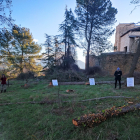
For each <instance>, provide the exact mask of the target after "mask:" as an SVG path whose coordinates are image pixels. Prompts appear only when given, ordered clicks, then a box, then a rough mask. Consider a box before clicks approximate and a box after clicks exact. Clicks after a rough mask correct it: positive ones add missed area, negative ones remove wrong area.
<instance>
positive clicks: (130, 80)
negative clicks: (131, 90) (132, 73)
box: [127, 77, 134, 87]
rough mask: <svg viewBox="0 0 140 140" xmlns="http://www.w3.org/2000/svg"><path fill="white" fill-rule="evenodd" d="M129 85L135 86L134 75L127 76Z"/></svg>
mask: <svg viewBox="0 0 140 140" xmlns="http://www.w3.org/2000/svg"><path fill="white" fill-rule="evenodd" d="M127 87H134V77H129V78H127Z"/></svg>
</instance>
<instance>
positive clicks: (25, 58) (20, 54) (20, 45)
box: [1, 25, 41, 73]
mask: <svg viewBox="0 0 140 140" xmlns="http://www.w3.org/2000/svg"><path fill="white" fill-rule="evenodd" d="M3 36H4V39H5V40H4V41H1V46H2V49H1V53H2V55H3V56H5V58H6V60H7V62H8V64H7V65H9V66H10V68H12V69H13V70H15V71H16V72H20V73H21V72H23V68H26V69H28V70H30V71H32V72H37V68H38V70H41V65H37V64H36V61H35V60H36V59H38V58H40V56H39V55H38V53H39V52H40V50H41V47H40V46H39V45H38V44H36V43H35V42H34V41H33V37H32V34H31V33H30V30H29V29H27V28H20V27H18V26H16V25H15V26H13V29H12V32H11V33H10V32H8V31H5V33H3Z"/></svg>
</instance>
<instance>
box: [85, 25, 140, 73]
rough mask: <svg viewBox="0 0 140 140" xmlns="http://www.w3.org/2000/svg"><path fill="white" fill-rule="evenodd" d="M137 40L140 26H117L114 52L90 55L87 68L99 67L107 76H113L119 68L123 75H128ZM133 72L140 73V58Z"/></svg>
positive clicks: (139, 35)
mask: <svg viewBox="0 0 140 140" xmlns="http://www.w3.org/2000/svg"><path fill="white" fill-rule="evenodd" d="M139 38H140V26H136V25H135V24H134V23H127V24H126V23H125V24H119V25H118V26H117V27H116V35H115V44H114V48H115V50H114V52H112V53H103V54H101V55H100V56H95V55H90V57H89V66H90V67H93V66H99V67H101V68H102V70H103V71H106V73H107V74H109V75H113V74H114V72H115V71H116V69H117V67H120V68H121V70H122V72H123V75H126V74H128V72H129V69H130V67H131V64H132V60H133V57H134V55H135V52H136V49H137V45H138V42H137V39H139ZM85 65H86V64H85ZM135 71H136V72H140V58H139V60H138V63H137V66H136V69H135Z"/></svg>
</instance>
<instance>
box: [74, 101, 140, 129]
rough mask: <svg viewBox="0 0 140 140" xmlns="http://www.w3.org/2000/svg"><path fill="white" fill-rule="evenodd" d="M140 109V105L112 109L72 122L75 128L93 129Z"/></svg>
mask: <svg viewBox="0 0 140 140" xmlns="http://www.w3.org/2000/svg"><path fill="white" fill-rule="evenodd" d="M138 109H140V103H138V104H135V105H131V106H122V107H119V108H115V107H112V108H111V109H106V110H103V111H102V113H98V114H89V115H84V116H81V117H78V118H75V119H73V120H72V123H73V124H74V125H75V126H82V125H83V126H87V127H93V126H95V125H97V124H99V123H101V122H104V121H105V120H106V119H108V118H111V117H114V116H118V115H123V114H125V113H127V112H131V111H135V110H138Z"/></svg>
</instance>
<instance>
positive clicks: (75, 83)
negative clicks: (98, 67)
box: [58, 82, 85, 85]
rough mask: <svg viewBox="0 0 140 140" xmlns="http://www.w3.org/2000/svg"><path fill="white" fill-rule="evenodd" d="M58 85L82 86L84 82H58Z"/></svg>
mask: <svg viewBox="0 0 140 140" xmlns="http://www.w3.org/2000/svg"><path fill="white" fill-rule="evenodd" d="M58 84H59V85H84V84H85V82H59V83H58Z"/></svg>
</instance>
